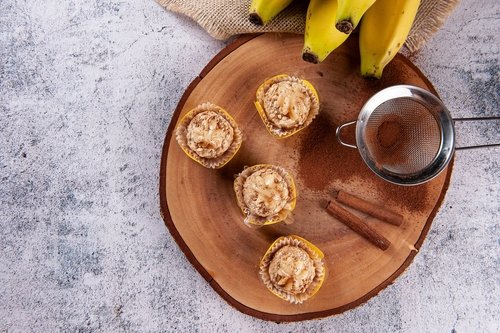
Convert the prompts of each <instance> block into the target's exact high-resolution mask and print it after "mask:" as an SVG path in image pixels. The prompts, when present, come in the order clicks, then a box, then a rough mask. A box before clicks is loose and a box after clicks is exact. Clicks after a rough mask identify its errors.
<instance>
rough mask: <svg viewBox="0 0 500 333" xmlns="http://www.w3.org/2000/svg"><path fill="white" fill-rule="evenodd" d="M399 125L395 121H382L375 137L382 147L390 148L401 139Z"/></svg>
mask: <svg viewBox="0 0 500 333" xmlns="http://www.w3.org/2000/svg"><path fill="white" fill-rule="evenodd" d="M401 133H402V129H401V125H400V124H399V122H397V121H384V122H383V123H382V124H381V125H380V127H379V128H378V131H377V139H378V142H379V143H380V145H381V146H382V147H384V148H391V147H393V146H394V145H395V144H396V143H398V142H399V141H400V140H401Z"/></svg>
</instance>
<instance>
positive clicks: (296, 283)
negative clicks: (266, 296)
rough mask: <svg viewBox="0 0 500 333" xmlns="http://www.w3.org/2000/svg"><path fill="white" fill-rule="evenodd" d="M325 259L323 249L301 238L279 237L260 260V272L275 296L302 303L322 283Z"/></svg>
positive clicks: (314, 292) (324, 272)
mask: <svg viewBox="0 0 500 333" xmlns="http://www.w3.org/2000/svg"><path fill="white" fill-rule="evenodd" d="M323 258H324V255H323V253H322V252H321V250H319V249H318V248H317V247H316V246H314V245H313V244H311V243H310V242H308V241H307V240H305V239H303V238H301V237H298V236H293V235H292V236H286V237H280V238H278V239H277V240H276V241H275V242H274V243H273V244H272V245H271V246H270V247H269V249H268V250H267V252H266V254H265V255H264V257H263V258H262V260H261V261H260V265H259V267H260V271H259V275H260V278H261V280H262V282H263V283H264V285H265V286H266V287H267V288H268V289H269V290H270V291H271V292H272V293H273V294H274V295H276V296H278V297H280V298H282V299H284V300H286V301H289V302H290V303H294V304H298V303H302V302H303V301H305V300H307V299H309V298H310V297H312V296H313V295H314V294H316V292H317V291H318V290H319V289H320V287H321V285H322V284H323V281H324V279H325V274H326V268H325V264H324V261H323Z"/></svg>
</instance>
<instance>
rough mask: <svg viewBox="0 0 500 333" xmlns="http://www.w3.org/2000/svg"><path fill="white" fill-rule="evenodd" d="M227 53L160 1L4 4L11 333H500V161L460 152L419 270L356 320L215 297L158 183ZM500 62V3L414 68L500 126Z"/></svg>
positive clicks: (446, 37)
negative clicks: (244, 305)
mask: <svg viewBox="0 0 500 333" xmlns="http://www.w3.org/2000/svg"><path fill="white" fill-rule="evenodd" d="M224 46H225V43H223V42H220V41H216V40H213V39H212V38H211V37H210V36H209V35H207V34H206V33H205V32H204V31H203V30H202V29H201V28H199V27H198V26H197V25H196V24H195V23H193V22H192V21H190V20H189V19H186V18H185V17H182V16H178V15H176V14H173V13H169V12H165V11H164V10H163V9H162V8H161V7H160V6H158V5H157V4H156V3H155V2H154V1H152V0H151V1H148V0H143V1H128V0H124V1H98V0H89V1H74V0H63V1H54V0H45V1H40V0H34V1H26V0H25V1H23V0H1V1H0V223H1V225H0V226H1V227H0V332H1V333H5V332H9V333H11V332H160V331H161V332H173V331H178V332H292V331H294V332H498V331H500V308H499V307H500V273H499V269H500V257H499V254H500V229H499V227H500V208H499V207H500V168H499V164H500V149H489V150H473V151H460V152H457V154H456V162H455V167H454V172H453V176H452V181H451V186H450V189H449V191H448V194H447V196H446V199H445V202H444V204H443V206H442V208H441V210H440V211H439V213H438V215H437V216H436V219H435V221H434V224H433V225H432V228H431V230H430V233H429V235H428V238H427V240H426V241H425V243H424V245H423V247H422V249H421V251H420V253H419V254H418V255H417V256H416V258H415V261H414V262H413V264H412V265H411V266H410V267H409V269H408V270H407V271H406V272H405V273H404V274H403V275H402V276H401V277H400V278H398V279H397V280H396V281H395V283H394V284H393V285H391V286H390V287H388V288H387V289H385V290H384V291H382V292H381V293H380V294H379V295H378V296H377V297H375V298H372V299H371V300H370V301H369V302H367V303H366V304H364V305H362V306H360V307H358V308H356V309H354V310H351V311H348V312H346V313H344V314H341V315H338V316H335V317H329V318H325V319H321V320H312V321H306V322H301V323H281V324H278V323H272V322H265V321H261V320H258V319H255V318H253V317H249V316H247V315H244V314H242V313H240V312H238V311H236V310H234V309H233V308H232V307H231V306H230V305H228V304H227V303H226V302H225V301H224V300H222V299H221V298H220V297H219V296H218V295H217V294H216V293H215V292H214V291H213V290H212V289H211V288H210V287H209V286H208V284H207V283H206V282H205V281H204V280H203V279H202V277H201V276H200V275H199V274H198V273H197V272H196V271H195V270H194V269H193V268H192V267H191V265H190V264H189V263H188V261H187V260H186V258H185V257H184V255H183V254H182V252H181V251H180V250H179V248H178V247H177V245H176V243H175V242H174V240H173V239H172V237H171V236H170V234H169V233H168V231H167V230H166V228H165V226H164V224H163V221H162V219H161V217H160V214H159V198H158V172H159V163H160V153H161V148H162V143H163V138H164V135H165V132H166V128H167V125H168V123H169V121H170V118H171V114H172V112H173V110H174V108H175V106H176V104H177V102H178V101H179V98H180V96H181V94H182V92H183V91H184V89H185V88H186V87H187V85H188V84H189V83H190V81H191V80H192V79H193V78H194V77H195V76H196V75H197V74H198V73H199V72H200V70H201V69H202V68H203V67H204V65H205V64H206V63H207V62H208V61H209V60H210V59H211V58H212V57H213V56H214V55H215V54H216V53H217V52H218V51H219V50H221V49H222V48H223V47H224ZM499 47H500V5H499V3H498V1H497V0H485V1H472V0H464V1H462V2H461V4H460V5H459V7H458V8H457V10H456V11H455V12H454V13H453V15H452V16H451V17H450V18H449V19H448V20H447V22H446V23H445V25H444V26H443V28H442V29H441V30H440V31H439V32H438V33H437V34H436V35H435V36H434V37H433V39H432V40H431V41H429V43H428V44H427V45H426V46H425V47H424V48H423V49H422V50H421V51H420V52H419V53H418V54H416V55H414V56H412V57H411V59H412V60H413V61H414V62H415V63H416V64H417V65H418V66H419V67H420V68H421V70H422V71H423V72H424V73H425V74H426V75H427V76H428V77H429V78H430V80H431V81H432V83H433V84H434V85H435V87H436V88H437V90H438V91H439V93H440V95H441V97H442V98H443V100H444V102H445V103H446V104H447V105H448V106H449V108H450V110H451V112H452V113H453V116H455V117H469V116H483V115H492V114H495V115H500V109H499V102H500V85H499V81H500V80H499V79H500V73H499ZM499 126H500V125H498V123H497V124H492V123H489V124H488V125H486V126H476V125H469V124H467V126H462V125H461V128H460V131H459V140H460V141H459V143H461V144H463V143H464V142H465V141H471V140H472V141H475V140H479V141H483V140H494V139H495V138H496V139H498V136H499V132H500V129H499ZM475 133H479V134H475ZM463 140H464V141H463ZM465 143H466V142H465Z"/></svg>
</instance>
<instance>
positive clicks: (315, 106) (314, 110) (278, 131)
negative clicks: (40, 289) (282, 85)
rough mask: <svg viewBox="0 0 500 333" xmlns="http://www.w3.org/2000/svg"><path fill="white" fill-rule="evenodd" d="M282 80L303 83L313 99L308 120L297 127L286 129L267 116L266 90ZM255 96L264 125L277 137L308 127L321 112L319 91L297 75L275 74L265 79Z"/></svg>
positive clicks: (284, 136)
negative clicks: (265, 107)
mask: <svg viewBox="0 0 500 333" xmlns="http://www.w3.org/2000/svg"><path fill="white" fill-rule="evenodd" d="M281 81H292V82H297V83H301V84H302V85H303V86H304V87H305V88H306V90H307V92H308V94H309V97H310V98H311V101H312V105H311V110H310V111H309V114H308V115H307V119H306V121H305V122H304V123H303V124H302V125H300V126H297V127H295V128H290V129H286V128H281V127H278V126H276V125H275V124H273V123H272V122H271V121H270V120H269V118H268V117H267V113H266V112H265V110H264V95H265V93H266V91H267V90H268V89H269V87H271V86H272V85H273V84H275V83H278V82H281ZM255 96H256V101H255V102H254V104H255V108H256V109H257V111H258V113H259V115H260V117H261V118H262V121H263V122H264V125H265V126H266V128H267V130H268V132H269V133H270V134H271V135H273V136H275V137H277V138H286V137H289V136H291V135H293V134H295V133H297V132H298V131H300V130H302V129H304V128H306V127H307V126H309V125H310V124H311V123H312V121H313V120H314V118H315V117H316V116H317V115H318V113H319V97H318V93H317V91H316V89H315V88H314V86H313V85H312V84H311V83H310V82H309V81H307V80H303V79H299V78H297V77H294V76H289V75H287V74H280V75H276V76H273V77H272V78H270V79H267V80H266V81H264V83H263V84H261V85H260V86H259V88H258V89H257V92H256V94H255Z"/></svg>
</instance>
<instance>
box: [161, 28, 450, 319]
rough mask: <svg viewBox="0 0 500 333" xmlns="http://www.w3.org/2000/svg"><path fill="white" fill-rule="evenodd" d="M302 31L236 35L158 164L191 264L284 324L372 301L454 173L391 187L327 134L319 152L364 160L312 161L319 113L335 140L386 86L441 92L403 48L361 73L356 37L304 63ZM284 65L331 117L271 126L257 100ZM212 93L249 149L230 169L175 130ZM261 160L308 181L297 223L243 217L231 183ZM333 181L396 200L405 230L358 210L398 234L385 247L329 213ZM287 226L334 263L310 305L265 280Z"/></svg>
mask: <svg viewBox="0 0 500 333" xmlns="http://www.w3.org/2000/svg"><path fill="white" fill-rule="evenodd" d="M302 38H303V37H302V36H299V35H278V34H264V35H258V36H252V37H248V36H246V37H245V39H244V40H243V42H242V41H241V40H239V41H236V43H237V44H235V45H236V47H235V45H232V46H229V47H228V49H227V50H223V51H222V52H221V53H220V54H219V55H218V56H217V57H216V59H217V61H212V62H210V63H209V65H208V66H207V68H205V69H204V70H203V72H202V74H203V75H200V76H199V77H198V78H196V79H195V81H194V82H193V83H192V84H191V85H190V87H189V88H188V89H187V91H186V92H185V94H184V96H183V97H182V99H181V101H180V102H179V105H178V107H177V109H176V111H175V113H174V116H173V117H172V122H171V124H170V126H169V129H168V131H167V135H166V138H165V143H164V148H163V155H162V163H161V167H160V201H161V207H162V215H163V218H164V220H165V223H166V225H167V227H168V228H169V230H170V232H171V233H172V235H173V237H174V238H175V240H176V241H177V243H178V244H179V246H180V247H181V249H182V250H183V251H184V253H185V254H186V256H187V258H188V259H189V261H190V262H191V263H192V264H193V265H194V266H195V267H196V269H197V270H198V271H199V272H200V273H201V274H202V275H203V276H204V278H205V279H207V281H208V282H209V283H210V284H211V285H212V287H213V288H214V289H215V290H216V291H217V292H218V293H219V294H220V295H221V296H222V297H224V299H226V300H227V301H228V302H229V303H230V304H232V305H233V306H235V307H236V308H237V309H239V310H240V311H242V312H244V313H247V314H250V315H253V316H255V317H259V318H262V319H267V320H274V321H296V320H304V319H311V318H317V317H324V316H328V315H332V314H336V313H340V312H343V311H345V310H348V309H351V308H353V307H355V306H357V305H359V304H361V303H363V302H365V301H366V300H368V299H369V298H371V297H373V296H374V295H376V294H377V293H378V292H379V291H380V290H381V289H383V288H385V287H386V286H387V285H388V284H390V283H391V282H392V281H393V280H394V279H395V278H396V277H397V276H399V275H400V274H401V273H402V272H403V271H404V269H405V268H406V267H407V266H408V265H409V264H410V262H411V260H412V259H413V257H414V256H415V254H416V251H417V250H418V248H419V247H420V246H421V244H422V242H423V240H424V238H425V235H426V233H427V231H428V229H429V227H430V225H431V223H432V219H433V217H434V216H435V214H436V212H437V209H438V208H439V205H440V203H441V202H442V199H443V197H444V193H445V192H446V189H447V186H448V182H449V177H450V174H451V164H450V165H449V166H448V169H447V170H446V171H445V172H443V173H441V175H439V176H438V177H437V178H435V179H434V180H432V181H431V182H428V183H426V184H423V185H419V186H414V187H400V186H397V185H393V184H389V183H386V182H383V181H382V180H380V179H379V178H377V177H376V176H375V175H373V174H372V173H371V172H370V170H369V169H368V168H367V167H365V166H364V164H363V162H362V160H361V158H360V157H359V154H358V153H357V151H354V150H351V149H349V148H346V147H342V146H340V145H339V144H337V143H336V142H335V140H333V139H332V140H318V143H317V146H315V147H313V148H312V149H326V150H325V151H330V150H331V149H333V151H334V152H335V153H336V154H337V156H339V157H343V156H346V157H349V158H350V160H352V161H353V164H354V165H352V173H349V168H348V169H347V170H346V167H345V165H343V164H342V163H340V162H339V163H336V162H335V161H333V162H332V161H329V160H328V159H326V158H325V159H318V160H317V163H315V165H314V168H312V169H311V166H309V167H308V168H305V167H304V165H303V164H304V160H305V156H304V154H306V153H307V149H306V148H307V147H306V146H305V145H304V141H305V140H307V138H308V137H310V135H311V133H312V131H314V128H312V127H313V126H314V124H315V122H317V124H320V123H321V124H322V125H324V126H326V127H327V131H325V132H324V137H325V138H327V139H330V138H334V135H331V134H332V133H333V132H334V130H335V127H336V126H337V125H338V124H340V123H341V122H344V121H349V120H354V119H356V118H357V114H358V112H359V110H360V109H361V107H362V105H363V104H364V102H365V101H366V100H367V99H368V98H369V97H370V96H371V95H373V94H374V93H375V92H377V91H379V90H381V89H383V88H385V87H387V86H391V85H395V84H413V85H416V86H420V87H422V88H425V89H428V90H430V91H432V92H433V93H436V92H435V91H434V89H433V87H432V86H431V84H430V83H429V82H428V80H426V79H425V77H424V76H423V75H422V74H421V73H420V71H419V70H418V69H417V68H415V66H413V65H412V64H411V63H410V62H409V61H408V60H407V59H406V58H404V57H403V56H400V55H398V56H397V57H396V58H395V59H394V60H393V61H392V63H391V64H390V65H389V66H388V67H387V68H386V70H385V72H384V78H383V79H382V80H379V81H366V80H364V79H362V78H361V77H360V75H359V56H358V49H357V40H356V38H355V37H354V36H353V37H351V38H350V39H349V40H348V42H347V43H345V45H343V46H341V47H340V48H339V49H337V50H336V51H335V52H334V53H333V54H332V55H330V57H329V58H328V59H327V60H326V61H325V62H323V63H321V64H319V65H313V64H309V63H306V62H304V61H302V60H301V57H300V54H301V48H302ZM282 73H286V74H290V75H296V76H299V77H301V78H304V79H307V80H309V81H310V82H311V83H312V84H313V85H314V86H315V87H316V89H317V90H318V93H319V96H320V102H321V111H320V113H321V116H320V117H318V119H316V120H315V121H314V122H313V124H311V126H310V127H311V128H309V127H308V128H306V129H304V130H303V131H301V132H299V133H298V134H296V135H294V136H292V137H290V138H287V139H281V140H279V139H276V138H274V137H272V136H271V135H270V134H269V133H268V132H267V131H266V129H265V127H264V125H263V123H262V121H261V119H260V117H259V115H258V114H257V111H256V110H255V108H254V106H253V101H254V99H255V91H256V89H257V87H258V86H259V85H260V84H261V83H262V82H263V81H264V80H265V79H266V78H268V77H271V76H273V75H276V74H282ZM206 101H210V102H212V103H215V104H218V105H220V106H221V107H223V108H225V109H226V110H227V111H228V112H229V113H230V114H231V115H232V116H233V117H234V118H235V120H236V121H237V122H238V124H239V125H240V126H241V128H242V129H243V131H244V142H243V145H242V148H241V149H240V151H239V152H238V154H237V155H236V156H235V158H233V160H232V161H231V162H229V163H228V164H227V165H226V166H224V167H223V168H222V169H220V170H209V169H205V168H203V167H202V166H200V165H199V164H197V163H195V162H193V161H192V160H190V159H189V158H187V156H185V155H184V153H183V152H182V150H181V149H180V147H179V146H178V145H177V143H176V142H175V140H174V139H173V137H172V132H173V130H174V128H175V125H176V124H177V121H178V119H179V117H180V116H182V115H183V114H185V113H186V112H188V111H189V110H191V109H192V108H194V107H195V106H197V105H198V104H200V103H203V102H206ZM339 161H341V159H339ZM257 163H271V164H278V165H281V166H283V167H285V168H287V169H288V170H289V171H290V172H291V173H292V175H293V176H294V178H295V180H296V183H297V187H298V199H297V207H296V209H295V210H294V212H293V220H294V223H292V224H290V225H285V224H282V223H280V224H277V225H273V226H266V227H264V228H261V229H258V230H253V229H249V228H248V227H246V226H245V225H244V224H243V216H242V214H241V211H240V209H239V208H238V206H237V204H236V199H235V195H234V192H233V186H232V185H233V179H234V178H233V176H234V174H236V173H238V172H240V171H241V170H242V169H243V167H244V166H245V165H248V166H249V165H253V164H257ZM354 166H355V167H354ZM325 171H328V172H325ZM336 171H338V174H339V176H338V177H337V173H336ZM317 173H324V174H325V175H329V176H328V177H326V176H325V179H324V184H323V186H322V188H318V187H311V186H308V184H311V182H310V180H308V177H309V176H310V175H311V174H317ZM340 174H342V177H341V176H340ZM346 174H347V176H346ZM335 190H344V191H347V192H349V193H353V194H356V195H357V196H358V197H361V198H365V199H367V200H369V201H371V202H374V203H378V204H380V205H384V206H388V207H389V206H390V209H391V210H393V211H395V212H397V213H398V214H401V215H402V216H403V217H404V223H403V224H402V225H401V226H399V227H397V226H393V225H390V224H386V223H380V221H377V220H375V219H370V218H369V217H368V218H367V217H366V215H363V214H360V213H359V212H356V211H352V212H353V213H354V214H358V215H359V216H360V217H362V218H363V219H364V220H365V221H367V222H368V223H370V225H371V226H372V227H373V228H374V229H376V230H377V231H378V232H379V233H380V234H382V235H384V237H386V238H387V239H388V240H389V241H390V242H391V247H390V248H389V249H388V250H387V251H380V250H379V249H378V248H376V247H374V246H373V245H371V244H370V243H369V242H368V241H366V240H365V239H363V238H362V237H360V236H359V235H357V234H356V233H354V232H353V231H352V230H350V229H349V228H348V227H346V226H345V225H344V224H342V223H341V222H340V221H337V220H335V219H334V218H333V217H332V216H330V215H329V214H328V213H327V212H326V211H325V209H324V207H325V206H326V203H327V202H328V201H329V200H330V199H332V198H333V196H334V193H335ZM415 201H417V203H418V204H415ZM288 234H295V235H298V236H301V237H304V238H306V239H307V240H309V241H311V242H312V243H314V244H315V245H316V246H318V247H319V248H320V249H321V250H322V251H323V252H324V254H325V261H326V265H327V267H328V276H327V278H326V281H325V283H324V285H323V286H322V288H321V290H320V291H319V292H318V293H317V295H315V296H314V297H313V298H312V299H310V300H308V301H307V302H305V303H304V304H301V305H292V304H288V303H287V302H285V301H283V300H281V299H279V298H277V297H276V296H274V295H273V294H272V293H271V292H269V291H268V290H267V289H266V288H265V286H264V285H263V284H262V283H261V281H260V280H259V277H258V264H259V261H260V259H261V257H262V256H263V255H264V253H265V252H266V250H267V248H268V246H269V245H270V244H271V243H272V242H273V241H274V240H275V239H276V238H277V237H279V236H282V235H288Z"/></svg>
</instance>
